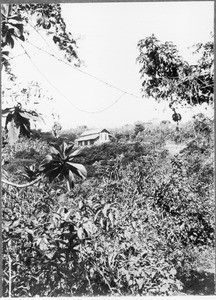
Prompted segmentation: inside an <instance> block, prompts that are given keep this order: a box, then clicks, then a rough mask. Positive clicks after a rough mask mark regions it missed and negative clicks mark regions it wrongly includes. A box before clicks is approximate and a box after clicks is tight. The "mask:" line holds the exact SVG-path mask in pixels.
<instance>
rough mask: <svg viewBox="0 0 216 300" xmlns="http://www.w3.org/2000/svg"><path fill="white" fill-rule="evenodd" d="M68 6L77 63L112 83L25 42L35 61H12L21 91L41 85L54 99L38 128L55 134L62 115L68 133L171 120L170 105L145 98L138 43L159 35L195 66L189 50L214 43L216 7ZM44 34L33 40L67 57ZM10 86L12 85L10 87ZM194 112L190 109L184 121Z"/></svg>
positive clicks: (44, 105) (43, 104)
mask: <svg viewBox="0 0 216 300" xmlns="http://www.w3.org/2000/svg"><path fill="white" fill-rule="evenodd" d="M61 7H62V16H63V18H64V20H65V23H66V26H67V29H68V31H70V32H71V33H72V35H73V37H74V38H75V39H77V45H78V50H77V52H78V56H79V57H80V59H81V60H82V61H83V62H84V63H83V65H82V66H81V68H80V69H81V70H82V71H84V72H87V73H89V74H91V75H93V76H96V77H97V78H99V79H101V80H102V81H104V82H106V83H108V84H105V83H102V82H100V81H98V80H96V79H94V78H92V77H90V76H88V75H86V74H83V73H81V72H79V71H78V70H76V69H75V68H73V67H70V66H68V65H66V64H64V63H62V62H60V61H58V60H56V59H55V58H53V57H51V56H49V55H47V54H46V53H45V52H42V51H40V50H38V49H36V48H35V47H33V46H31V45H29V44H27V43H25V44H24V45H25V49H26V51H27V53H28V54H29V56H30V57H31V60H30V59H29V57H28V56H27V55H25V54H24V55H20V56H18V57H16V58H14V59H12V60H11V65H12V67H13V70H14V71H15V74H16V75H17V77H18V79H19V81H20V83H21V85H22V84H24V83H27V82H29V81H38V82H39V84H40V86H41V88H42V89H43V91H44V93H45V94H47V95H48V96H49V99H48V100H46V99H45V98H44V99H42V100H41V101H40V104H37V105H36V104H35V105H32V108H36V109H37V110H38V111H40V112H43V115H44V119H45V122H46V125H44V124H43V123H39V124H38V125H37V128H42V129H43V130H51V127H52V125H53V118H52V113H54V115H55V117H56V120H57V119H58V116H59V119H58V120H59V122H60V124H61V125H62V127H63V129H65V130H67V129H70V128H74V127H76V126H80V125H86V126H88V127H89V128H93V127H106V128H112V127H118V126H122V125H125V124H133V123H134V122H136V121H142V122H148V121H150V120H152V119H157V120H164V119H167V120H170V121H171V115H172V111H171V110H169V109H168V108H167V104H164V103H162V104H160V105H158V104H157V103H156V102H155V101H154V100H153V99H143V98H142V95H141V80H140V75H139V66H138V64H136V58H137V56H138V54H139V52H138V48H137V43H138V41H139V40H140V39H143V38H145V37H147V36H150V35H152V34H153V33H154V35H155V36H156V37H157V38H158V39H159V40H160V41H162V42H165V41H172V42H173V43H174V44H176V45H177V47H178V49H179V52H180V54H181V55H182V56H183V58H184V59H185V60H187V61H188V62H190V63H195V62H196V57H194V56H193V55H191V53H192V49H191V48H190V47H191V46H192V45H193V44H196V43H199V42H207V41H208V40H209V39H210V32H213V21H214V15H213V13H214V2H213V1H209V2H208V1H199V2H194V1H192V2H190V1H188V2H185V1H182V2H137V3H136V2H133V3H132V2H131V3H130V2H126V3H124V2H121V3H69V4H68V3H63V4H61ZM41 35H43V33H42V32H41ZM41 35H38V33H37V32H36V31H34V30H32V31H31V32H30V36H29V40H30V41H31V42H32V43H33V44H34V45H36V46H38V47H40V48H41V49H43V50H45V51H48V52H50V53H55V55H58V56H59V57H62V53H60V52H59V51H58V49H56V48H55V45H54V44H53V43H52V41H51V40H49V38H48V37H46V38H45V39H43V38H42V37H41ZM44 37H45V36H44ZM48 45H49V46H48ZM13 51H14V52H13V55H14V56H15V55H17V54H22V53H23V48H21V47H20V45H16V46H15V48H14V50H13ZM110 85H113V86H116V87H118V88H119V89H120V90H123V91H125V92H128V93H132V94H133V95H135V96H136V97H135V96H132V95H128V94H123V92H121V91H119V90H117V89H115V88H112V87H111V86H110ZM4 86H9V83H8V82H3V87H4ZM51 98H52V99H53V100H50V99H51ZM109 106H111V107H110V108H108V107H109ZM101 110H102V112H100V113H96V112H97V111H101ZM193 113H194V111H191V110H187V111H186V112H185V113H184V114H183V121H186V120H188V118H189V117H190V116H191V115H192V114H193ZM210 113H211V112H210Z"/></svg>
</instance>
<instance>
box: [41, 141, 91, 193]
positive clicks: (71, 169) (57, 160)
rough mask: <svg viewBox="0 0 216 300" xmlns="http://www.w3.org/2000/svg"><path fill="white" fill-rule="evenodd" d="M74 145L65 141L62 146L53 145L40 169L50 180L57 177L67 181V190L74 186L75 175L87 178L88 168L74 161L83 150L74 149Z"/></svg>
mask: <svg viewBox="0 0 216 300" xmlns="http://www.w3.org/2000/svg"><path fill="white" fill-rule="evenodd" d="M73 147H74V145H69V146H68V145H67V144H66V143H65V142H63V143H62V144H61V145H60V146H58V145H52V148H51V154H49V155H47V156H46V157H45V159H44V161H43V162H42V163H41V165H40V168H39V169H40V171H41V172H42V173H43V174H45V176H46V177H48V178H49V180H50V182H51V181H53V180H54V179H55V178H57V177H58V178H60V179H64V180H65V181H66V185H67V190H68V191H70V190H71V188H73V187H74V183H75V175H76V176H78V177H80V178H82V179H85V178H86V176H87V171H86V168H85V167H84V166H83V165H82V164H79V163H74V162H73V160H74V158H75V157H77V156H78V155H80V152H81V150H80V149H77V150H75V151H74V150H73Z"/></svg>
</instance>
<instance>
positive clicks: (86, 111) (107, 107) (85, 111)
mask: <svg viewBox="0 0 216 300" xmlns="http://www.w3.org/2000/svg"><path fill="white" fill-rule="evenodd" d="M19 43H20V45H21V47H22V48H23V50H24V52H25V54H26V56H27V57H28V58H29V60H30V61H31V63H32V64H33V66H34V67H35V68H36V69H37V71H38V72H39V73H40V74H41V76H42V77H43V78H44V79H45V80H46V81H47V82H48V83H49V84H50V85H51V86H52V87H53V88H54V89H55V90H56V91H57V92H58V93H59V94H60V95H61V96H62V97H63V98H64V99H65V100H67V101H68V103H69V104H71V105H72V106H73V107H74V108H75V109H77V110H79V111H81V112H84V113H88V114H96V113H101V112H104V111H105V110H107V109H109V108H111V107H112V106H114V105H115V104H116V103H117V102H118V101H119V100H120V99H121V98H122V97H123V96H124V95H125V94H127V92H125V91H123V93H122V94H121V95H120V96H119V97H118V98H117V99H116V100H115V101H114V102H113V103H112V104H110V105H108V106H106V107H105V108H103V109H100V110H96V111H88V110H85V109H81V108H80V107H78V106H77V105H75V104H74V103H73V102H72V101H71V100H69V99H68V97H66V96H65V95H64V94H63V93H62V92H61V91H60V90H59V89H57V88H56V86H55V85H54V84H53V83H52V82H51V81H50V80H49V79H48V78H47V77H46V76H45V75H44V74H43V73H42V72H41V70H40V69H39V68H38V66H37V65H36V64H35V63H34V61H33V60H32V58H31V56H30V54H29V53H28V52H27V50H26V49H25V47H24V46H23V45H22V44H21V42H20V41H19Z"/></svg>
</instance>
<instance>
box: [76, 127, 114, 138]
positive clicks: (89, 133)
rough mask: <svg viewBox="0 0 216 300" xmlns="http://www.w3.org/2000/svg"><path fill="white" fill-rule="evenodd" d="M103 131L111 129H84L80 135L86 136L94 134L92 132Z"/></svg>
mask: <svg viewBox="0 0 216 300" xmlns="http://www.w3.org/2000/svg"><path fill="white" fill-rule="evenodd" d="M102 131H106V132H108V133H109V131H108V130H106V129H91V130H86V131H84V132H83V133H82V134H81V135H80V137H83V136H86V135H92V134H99V133H101V132H102Z"/></svg>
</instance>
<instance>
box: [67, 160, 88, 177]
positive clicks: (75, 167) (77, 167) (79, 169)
mask: <svg viewBox="0 0 216 300" xmlns="http://www.w3.org/2000/svg"><path fill="white" fill-rule="evenodd" d="M66 164H68V165H69V166H70V167H72V168H70V169H71V171H72V172H74V173H75V174H76V175H78V176H79V177H81V178H83V179H85V178H86V177H87V171H86V168H85V167H84V166H83V165H82V164H77V163H71V162H67V163H66Z"/></svg>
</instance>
